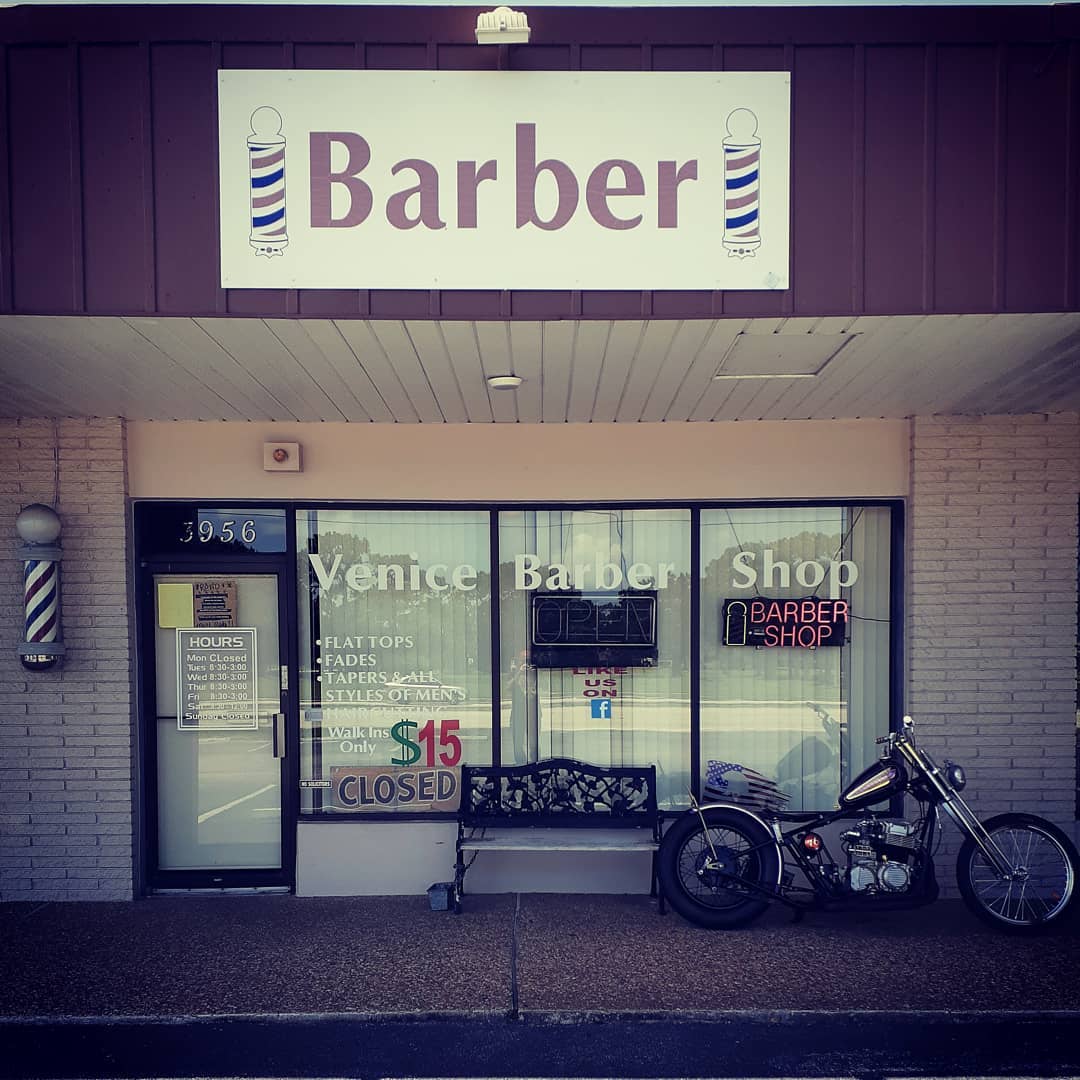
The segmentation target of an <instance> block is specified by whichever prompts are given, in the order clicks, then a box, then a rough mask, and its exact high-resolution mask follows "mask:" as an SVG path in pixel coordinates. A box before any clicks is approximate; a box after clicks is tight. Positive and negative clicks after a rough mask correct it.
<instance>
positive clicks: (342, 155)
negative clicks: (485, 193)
mask: <svg viewBox="0 0 1080 1080" xmlns="http://www.w3.org/2000/svg"><path fill="white" fill-rule="evenodd" d="M309 150H310V163H311V227H312V228H313V229H350V228H355V227H356V226H358V225H362V224H363V223H364V222H365V221H367V220H368V218H369V217H370V215H371V213H372V210H373V209H374V205H375V191H376V190H378V181H377V180H376V179H374V178H373V177H372V175H371V173H370V172H368V171H367V170H368V169H369V166H371V165H372V157H373V154H372V148H371V145H370V144H369V143H368V141H367V140H366V139H365V138H364V137H363V136H362V135H360V134H358V133H357V132H354V131H313V132H311V136H310V143H309ZM335 163H336V164H335ZM500 165H503V171H502V173H501V174H500ZM507 171H508V170H507V169H506V168H505V163H501V162H499V161H497V160H495V159H490V160H488V161H484V162H477V161H474V160H459V161H458V162H457V167H456V176H455V177H454V182H453V186H454V194H453V196H452V198H450V199H448V198H444V193H443V185H444V184H445V185H447V186H449V184H450V183H451V181H448V180H447V179H446V178H445V177H440V176H439V171H438V169H437V168H436V167H435V165H433V164H432V163H431V162H430V161H426V160H424V159H423V158H404V159H403V160H401V161H398V162H397V163H395V164H394V165H393V166H391V168H390V176H391V177H393V178H394V180H393V181H392V183H394V184H395V185H402V184H403V185H404V186H402V187H400V189H399V190H395V191H393V193H392V194H390V195H389V196H388V197H387V198H386V201H385V206H384V208H383V213H384V214H385V216H386V220H387V221H388V222H389V223H390V225H391V226H393V227H394V228H395V229H413V228H416V227H417V226H418V225H422V226H424V227H425V228H427V229H432V230H438V229H445V228H446V227H447V218H448V214H447V204H448V202H451V201H452V202H453V203H455V204H456V206H455V210H456V213H455V215H454V225H455V227H456V228H458V229H475V228H477V222H478V218H479V212H480V211H479V207H480V205H481V203H482V191H481V187H482V185H484V184H496V183H500V182H502V181H505V180H506V179H510V180H511V182H512V183H513V185H514V191H515V199H514V209H515V218H516V226H517V228H519V229H521V228H524V227H525V226H528V225H532V226H535V227H536V228H538V229H542V230H544V231H552V230H556V229H561V228H563V227H564V226H565V225H566V224H568V223H569V222H570V220H571V219H572V218H573V217H574V216H575V214H576V213H577V210H578V206H579V203H580V202H581V193H582V190H584V196H585V199H584V201H585V205H586V208H587V210H588V214H589V216H590V217H591V218H592V220H593V221H595V222H596V224H597V225H599V226H601V227H602V228H604V229H613V230H624V229H634V228H637V227H638V226H639V225H641V224H642V222H643V221H644V220H645V217H646V214H645V211H646V210H648V211H649V219H650V220H651V221H655V225H656V227H657V228H659V229H676V228H678V225H679V186H680V185H681V184H684V183H687V182H689V181H696V180H697V179H698V162H697V160H695V159H691V160H689V161H683V162H681V163H680V162H678V161H674V160H671V161H657V162H655V163H654V164H652V165H651V166H650V167H648V168H647V169H643V168H641V167H639V166H638V165H637V164H635V163H634V162H633V161H630V160H628V159H626V158H609V159H607V160H604V161H601V162H599V163H598V164H597V165H595V166H594V167H593V168H592V170H591V171H590V172H589V174H588V176H587V177H581V178H579V177H578V176H577V175H576V174H575V172H574V170H573V169H572V168H571V167H570V166H569V165H568V164H567V163H566V162H565V161H561V160H559V159H558V158H554V157H551V158H545V159H543V160H541V161H537V131H536V124H515V126H514V172H513V176H512V177H509V178H508V177H507V176H506V172H507ZM372 172H374V169H372ZM653 172H655V177H656V182H655V189H654V194H653V195H651V196H650V192H649V191H648V190H647V184H646V175H647V174H652V173H653ZM362 174H365V175H366V179H362V178H361V175H362ZM369 181H370V183H369ZM552 185H554V194H555V196H556V198H555V201H554V207H553V208H551V207H547V209H546V210H545V212H544V213H542V212H541V211H540V210H539V209H538V207H537V201H538V200H537V194H538V188H539V189H540V191H541V192H547V193H551V191H552ZM380 198H381V196H380ZM651 198H654V199H655V213H653V209H652V206H651V204H650V199H651ZM541 201H543V200H541ZM335 211H336V212H335Z"/></svg>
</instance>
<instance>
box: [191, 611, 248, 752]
mask: <svg viewBox="0 0 1080 1080" xmlns="http://www.w3.org/2000/svg"><path fill="white" fill-rule="evenodd" d="M256 665H257V657H256V654H255V630H254V628H252V627H239V628H237V627H230V628H228V629H225V630H217V629H205V628H195V629H178V630H177V631H176V693H177V704H176V726H177V727H178V728H179V729H180V730H181V731H230V730H234V729H236V728H241V729H243V728H250V729H252V730H254V729H256V728H258V726H259V702H258V693H257V683H256V677H257V674H258V667H257V666H256Z"/></svg>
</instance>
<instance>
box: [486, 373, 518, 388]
mask: <svg viewBox="0 0 1080 1080" xmlns="http://www.w3.org/2000/svg"><path fill="white" fill-rule="evenodd" d="M524 381H525V380H524V379H522V378H521V376H520V375H489V376H488V380H487V384H488V386H490V387H491V389H492V390H516V389H517V388H518V387H519V386H520V385H521V384H522V383H523V382H524Z"/></svg>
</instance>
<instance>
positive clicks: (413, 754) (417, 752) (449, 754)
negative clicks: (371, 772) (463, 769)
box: [390, 720, 461, 768]
mask: <svg viewBox="0 0 1080 1080" xmlns="http://www.w3.org/2000/svg"><path fill="white" fill-rule="evenodd" d="M418 726H419V725H418V724H417V723H416V721H415V720H401V721H399V722H398V723H396V724H395V725H394V726H393V727H392V728H391V729H390V736H391V738H393V739H394V740H395V741H396V742H398V743H400V745H401V756H400V757H392V758H391V759H390V764H391V765H415V764H416V763H417V762H418V761H419V760H420V758H421V757H425V751H426V758H425V761H424V765H426V766H428V767H431V766H433V765H434V764H435V757H436V740H438V747H443V748H445V749H439V750H438V760H439V764H440V765H445V766H447V767H448V768H449V767H452V766H454V765H456V764H457V763H458V762H459V761H460V760H461V739H460V738H459V737H458V736H457V735H455V734H454V732H455V731H457V729H458V728H459V727H460V726H461V721H460V720H440V721H439V725H438V733H437V734H436V727H435V721H434V720H428V721H426V722H425V723H424V724H423V726H421V727H420V730H419V731H417V730H416V729H417V727H418ZM414 732H415V738H414V737H413V733H414Z"/></svg>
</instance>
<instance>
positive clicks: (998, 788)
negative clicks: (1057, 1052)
mask: <svg viewBox="0 0 1080 1080" xmlns="http://www.w3.org/2000/svg"><path fill="white" fill-rule="evenodd" d="M911 475H912V484H911V500H910V507H909V514H908V545H907V551H908V563H909V567H908V570H909V587H908V598H909V600H908V611H907V624H908V625H907V642H908V673H909V693H908V698H907V702H908V711H909V712H910V713H911V714H912V716H913V717H914V718H915V721H916V724H917V727H916V732H917V734H920V735H921V736H923V739H924V741H925V742H926V744H927V746H928V748H929V749H930V750H931V752H932V753H934V754H935V756H937V757H938V758H939V759H940V758H941V757H942V756H944V755H945V753H946V750H947V752H948V754H950V755H951V756H952V757H954V758H956V759H957V760H959V761H961V762H963V763H965V764H966V765H967V766H968V769H969V787H968V790H967V792H966V793H965V794H966V795H969V796H970V801H971V803H972V804H973V806H974V807H975V809H976V810H977V811H978V812H979V813H980V814H983V815H989V814H995V813H1001V812H1005V811H1009V810H1026V811H1028V812H1032V813H1038V814H1042V815H1043V816H1045V817H1048V818H1050V819H1051V820H1053V821H1055V822H1057V823H1058V824H1061V825H1063V826H1064V827H1065V828H1066V831H1069V832H1071V831H1072V825H1073V821H1074V818H1075V746H1076V603H1077V590H1076V570H1077V495H1078V492H1080V415H1078V414H1076V413H1064V414H1056V415H1049V416H1047V415H1041V414H1040V415H1031V416H986V417H959V416H955V417H928V418H918V419H916V420H915V421H914V422H913V438H912V473H911ZM946 830H947V834H946V835H947V837H949V840H948V847H947V848H946V849H945V850H944V852H943V856H942V858H941V859H940V861H939V876H940V878H941V879H942V882H943V884H944V883H946V882H951V881H952V876H953V875H952V858H951V857H950V856H951V853H953V852H955V850H956V849H957V847H958V844H959V841H958V839H957V834H956V830H955V829H953V828H952V827H951V826H949V825H946Z"/></svg>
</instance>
